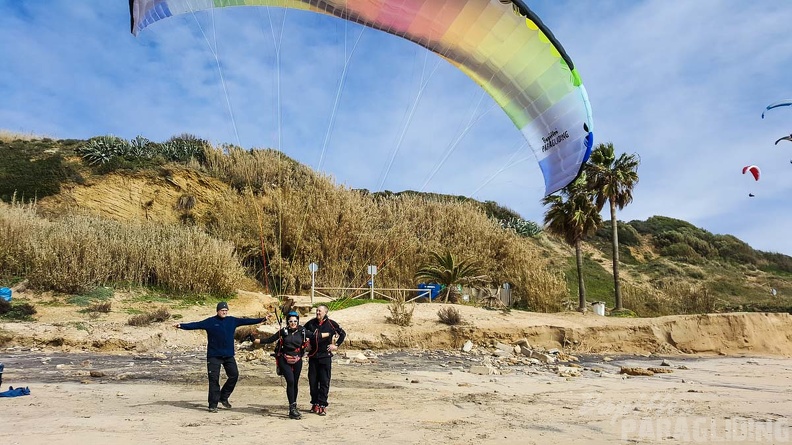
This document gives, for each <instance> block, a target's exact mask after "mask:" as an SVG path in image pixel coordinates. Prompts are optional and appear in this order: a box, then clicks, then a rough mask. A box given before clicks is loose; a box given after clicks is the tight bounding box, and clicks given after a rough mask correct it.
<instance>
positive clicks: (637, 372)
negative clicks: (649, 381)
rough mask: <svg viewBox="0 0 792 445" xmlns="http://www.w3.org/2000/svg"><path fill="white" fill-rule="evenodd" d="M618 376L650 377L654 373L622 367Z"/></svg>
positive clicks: (642, 369)
mask: <svg viewBox="0 0 792 445" xmlns="http://www.w3.org/2000/svg"><path fill="white" fill-rule="evenodd" d="M619 374H627V375H634V376H652V375H654V372H652V371H650V370H648V369H644V368H629V367H626V366H622V368H621V371H619Z"/></svg>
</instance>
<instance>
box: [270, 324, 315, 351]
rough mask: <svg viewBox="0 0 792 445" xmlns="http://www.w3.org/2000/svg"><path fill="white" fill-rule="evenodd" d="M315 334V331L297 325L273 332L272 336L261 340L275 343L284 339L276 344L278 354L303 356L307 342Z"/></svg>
mask: <svg viewBox="0 0 792 445" xmlns="http://www.w3.org/2000/svg"><path fill="white" fill-rule="evenodd" d="M313 335H314V333H313V332H311V331H308V330H307V329H305V328H304V327H303V326H297V329H289V328H281V329H280V330H278V332H276V333H274V334H272V336H271V337H269V338H266V339H263V340H261V343H273V342H275V341H278V340H281V339H282V341H280V342H279V343H278V346H276V351H277V353H278V355H281V354H285V355H299V356H302V355H303V353H304V352H305V343H306V342H307V341H308V339H310V338H311V336H313Z"/></svg>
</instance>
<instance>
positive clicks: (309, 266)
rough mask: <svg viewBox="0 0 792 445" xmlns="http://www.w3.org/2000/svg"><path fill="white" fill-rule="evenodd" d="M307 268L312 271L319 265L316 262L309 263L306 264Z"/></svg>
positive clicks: (317, 268)
mask: <svg viewBox="0 0 792 445" xmlns="http://www.w3.org/2000/svg"><path fill="white" fill-rule="evenodd" d="M308 270H309V271H311V273H314V272H316V271H317V270H319V265H318V264H316V263H311V264H309V265H308Z"/></svg>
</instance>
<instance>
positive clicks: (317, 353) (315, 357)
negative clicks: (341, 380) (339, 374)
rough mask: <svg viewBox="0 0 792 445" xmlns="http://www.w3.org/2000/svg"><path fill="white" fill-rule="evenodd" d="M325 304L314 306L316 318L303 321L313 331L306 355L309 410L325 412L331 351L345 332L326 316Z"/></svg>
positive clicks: (322, 413)
mask: <svg viewBox="0 0 792 445" xmlns="http://www.w3.org/2000/svg"><path fill="white" fill-rule="evenodd" d="M327 312H328V309H327V306H325V305H323V304H321V305H319V306H317V307H316V318H312V319H310V320H309V321H308V322H307V323H305V329H307V330H308V331H313V332H314V335H313V336H311V337H310V348H311V353H310V354H309V355H308V382H309V384H310V387H311V412H312V413H316V414H319V415H320V416H324V415H326V414H327V405H328V403H327V397H328V394H329V393H330V371H331V369H332V366H333V352H334V351H335V350H337V349H338V346H339V345H340V344H341V343H343V342H344V339H345V338H346V332H344V330H343V329H341V326H339V325H338V323H336V322H335V321H333V320H331V319H329V318H327Z"/></svg>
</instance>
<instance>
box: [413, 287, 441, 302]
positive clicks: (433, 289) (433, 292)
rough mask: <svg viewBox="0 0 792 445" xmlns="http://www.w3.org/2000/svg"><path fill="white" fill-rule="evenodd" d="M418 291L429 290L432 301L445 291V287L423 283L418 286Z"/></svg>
mask: <svg viewBox="0 0 792 445" xmlns="http://www.w3.org/2000/svg"><path fill="white" fill-rule="evenodd" d="M418 289H429V295H430V298H431V299H432V301H434V299H435V298H437V296H438V295H439V294H440V291H441V290H443V285H441V284H437V283H421V284H419V285H418Z"/></svg>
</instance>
